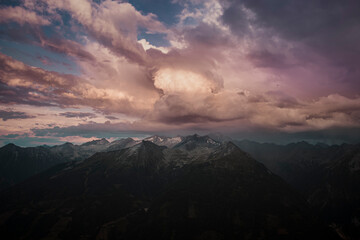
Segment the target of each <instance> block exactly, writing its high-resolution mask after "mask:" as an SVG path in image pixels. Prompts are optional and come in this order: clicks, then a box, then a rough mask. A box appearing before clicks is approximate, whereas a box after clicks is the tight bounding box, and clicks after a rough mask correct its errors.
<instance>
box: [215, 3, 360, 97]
mask: <svg viewBox="0 0 360 240" xmlns="http://www.w3.org/2000/svg"><path fill="white" fill-rule="evenodd" d="M221 2H222V4H223V7H224V12H223V15H222V20H223V22H224V23H225V24H226V25H227V26H229V27H230V29H231V30H232V32H233V33H234V34H235V35H237V36H238V37H239V38H241V39H244V38H250V39H253V40H254V41H255V43H256V45H259V48H260V46H267V47H268V48H269V49H267V50H266V51H265V52H264V51H262V52H259V50H256V49H255V52H254V53H251V54H250V55H249V57H250V60H252V61H254V63H255V65H256V66H262V67H265V66H268V67H275V68H278V67H279V66H284V64H285V66H286V61H283V60H285V58H284V56H283V57H281V58H279V57H280V56H281V55H280V54H281V52H277V51H275V50H276V45H277V44H279V43H281V42H282V45H283V47H282V49H283V50H284V44H288V45H289V46H291V53H292V54H293V56H295V57H296V58H297V60H298V61H300V62H301V64H302V65H305V64H306V63H307V62H309V61H311V62H314V61H316V62H317V64H321V63H322V64H326V65H328V68H333V69H334V68H339V69H343V73H342V74H341V75H339V76H337V78H338V79H340V80H341V81H342V83H343V84H347V83H348V82H351V85H352V86H356V90H354V91H353V93H355V92H356V91H357V92H358V91H359V87H360V85H359V84H357V82H358V81H357V79H359V77H360V71H358V70H357V69H358V68H357V67H356V66H358V65H359V63H360V57H359V56H360V54H359V53H360V46H359V44H357V43H358V42H359V41H360V32H359V31H356V30H355V29H359V28H360V16H359V14H358V12H359V11H360V3H359V2H357V1H350V2H347V3H343V2H339V1H336V0H330V1H327V2H326V4H325V3H324V2H323V1H321V0H314V1H297V0H286V1H271V2H270V1H266V0H260V1H251V0H240V1H237V0H223V1H221ZM271 45H273V46H271ZM270 53H271V55H270ZM311 55H313V56H311ZM315 55H318V57H315ZM310 58H312V59H310ZM316 58H317V59H316ZM272 60H274V61H272ZM325 71H326V70H325ZM348 91H350V89H348Z"/></svg>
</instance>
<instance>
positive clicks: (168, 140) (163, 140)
mask: <svg viewBox="0 0 360 240" xmlns="http://www.w3.org/2000/svg"><path fill="white" fill-rule="evenodd" d="M144 140H145V141H149V142H152V143H155V144H156V145H159V146H166V147H168V148H172V147H174V146H175V145H176V144H178V143H180V142H181V141H182V140H183V137H181V136H177V137H164V136H157V135H154V136H151V137H148V138H145V139H144Z"/></svg>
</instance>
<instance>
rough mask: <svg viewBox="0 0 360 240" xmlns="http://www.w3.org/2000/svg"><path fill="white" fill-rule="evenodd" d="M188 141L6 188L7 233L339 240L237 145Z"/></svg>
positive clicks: (116, 155)
mask: <svg viewBox="0 0 360 240" xmlns="http://www.w3.org/2000/svg"><path fill="white" fill-rule="evenodd" d="M183 140H184V141H183V144H177V145H175V146H174V147H173V148H167V147H166V146H158V145H156V144H154V143H152V142H149V141H142V142H140V143H139V144H137V145H134V146H132V147H130V148H124V149H121V150H116V151H109V152H100V153H96V154H94V155H93V156H92V157H90V158H88V159H86V160H85V161H80V162H79V161H78V162H69V163H64V164H61V165H57V166H55V167H53V168H51V169H49V170H47V171H45V172H43V173H41V174H38V175H36V176H34V177H32V178H30V179H28V180H26V181H24V182H22V183H20V184H18V185H16V186H14V187H11V188H9V189H7V190H5V191H3V192H2V194H1V197H0V216H1V225H0V234H1V236H6V238H7V239H42V238H44V239H74V238H75V239H319V238H320V237H321V238H323V237H326V238H327V239H337V237H336V234H335V232H333V231H332V230H331V229H330V228H329V227H327V226H325V225H323V224H322V223H320V221H318V219H316V218H315V217H314V216H313V214H311V211H310V209H309V207H308V205H307V203H306V201H305V200H304V199H302V197H301V196H300V195H299V194H297V193H296V192H295V191H294V190H292V189H291V188H290V187H289V186H288V185H287V184H286V183H285V182H284V181H283V180H282V179H281V178H279V177H278V176H276V175H274V174H273V173H271V172H270V171H269V170H268V169H267V168H266V167H265V166H264V165H263V164H261V163H259V162H257V161H255V160H254V159H252V158H251V157H250V156H249V155H248V154H247V153H245V152H243V151H242V150H240V149H239V148H238V147H237V146H235V145H234V144H233V143H231V142H227V143H220V142H217V141H214V140H212V139H210V138H200V137H198V136H192V137H188V138H184V139H183ZM102 145H103V144H102Z"/></svg>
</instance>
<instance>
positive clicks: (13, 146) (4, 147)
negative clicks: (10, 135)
mask: <svg viewBox="0 0 360 240" xmlns="http://www.w3.org/2000/svg"><path fill="white" fill-rule="evenodd" d="M15 148H21V147H19V146H17V145H15V144H13V143H8V144H6V145H5V146H3V147H2V149H15Z"/></svg>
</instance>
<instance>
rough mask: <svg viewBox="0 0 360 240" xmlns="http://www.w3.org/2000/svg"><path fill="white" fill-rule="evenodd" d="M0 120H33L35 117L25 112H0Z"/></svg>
mask: <svg viewBox="0 0 360 240" xmlns="http://www.w3.org/2000/svg"><path fill="white" fill-rule="evenodd" d="M0 118H1V119H2V120H3V121H7V120H11V119H27V118H35V116H32V115H29V114H27V113H25V112H17V111H12V110H0Z"/></svg>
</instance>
